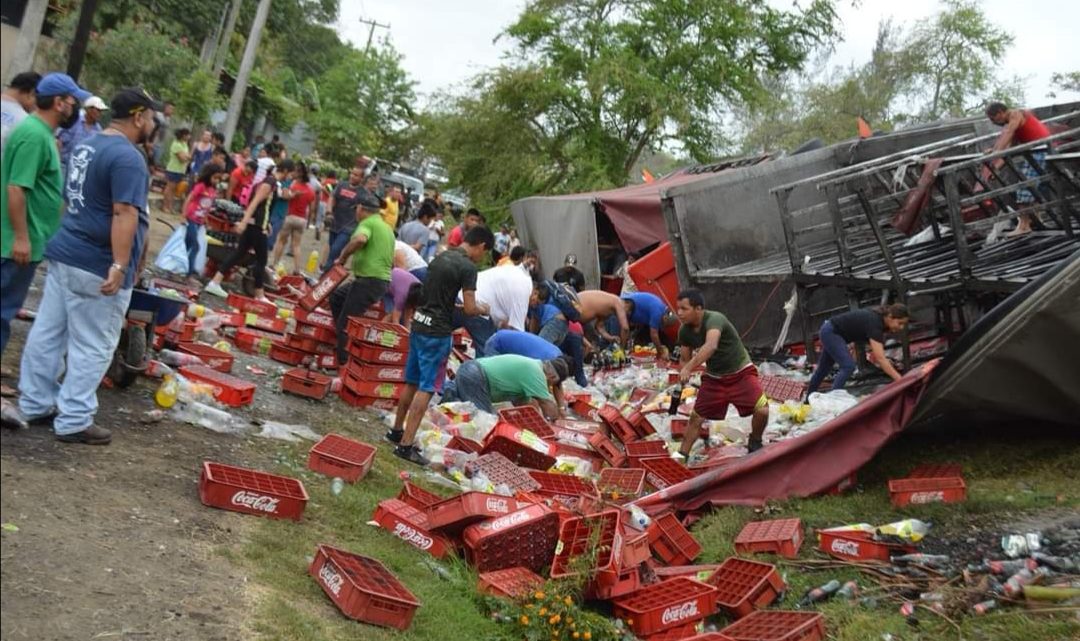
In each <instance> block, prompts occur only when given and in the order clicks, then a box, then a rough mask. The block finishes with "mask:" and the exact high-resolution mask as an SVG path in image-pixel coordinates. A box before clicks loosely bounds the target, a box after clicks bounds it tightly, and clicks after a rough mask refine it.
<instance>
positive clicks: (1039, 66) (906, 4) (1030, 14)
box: [338, 0, 1080, 105]
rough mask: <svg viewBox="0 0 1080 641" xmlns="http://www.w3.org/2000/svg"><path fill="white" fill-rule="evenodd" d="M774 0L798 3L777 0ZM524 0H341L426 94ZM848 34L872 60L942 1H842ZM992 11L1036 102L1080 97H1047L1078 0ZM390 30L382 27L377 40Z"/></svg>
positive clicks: (843, 51) (996, 2) (1073, 53)
mask: <svg viewBox="0 0 1080 641" xmlns="http://www.w3.org/2000/svg"><path fill="white" fill-rule="evenodd" d="M773 4H775V5H777V6H782V5H785V4H790V2H788V1H787V0H773ZM524 5H525V2H524V0H441V1H440V0H341V16H340V19H339V21H338V31H339V33H341V34H342V36H343V37H344V38H346V39H348V40H350V41H352V42H353V43H354V44H355V45H356V46H360V47H363V46H364V43H365V42H366V41H367V36H368V26H367V25H362V24H360V23H359V22H358V20H359V19H361V18H366V19H369V20H375V21H377V22H379V23H382V24H389V25H390V29H389V37H390V40H391V42H392V43H393V45H394V47H395V48H396V49H397V50H398V51H399V52H401V53H402V54H403V55H404V57H405V60H404V67H405V69H406V70H407V71H408V72H409V74H410V75H411V76H412V77H413V78H414V79H415V80H416V81H417V83H418V86H417V91H418V93H419V94H420V96H421V99H422V100H423V99H425V98H426V97H427V96H429V95H431V94H432V93H434V92H437V91H446V90H453V89H454V88H456V87H461V86H462V83H463V82H464V81H466V80H468V78H470V77H471V76H473V75H475V74H476V73H477V72H479V71H483V70H484V69H487V68H490V67H493V66H495V65H497V64H498V63H499V61H500V57H501V56H502V54H503V53H505V52H506V51H507V50H508V49H509V42H508V40H507V39H506V38H503V39H500V40H499V42H498V43H494V42H493V40H494V39H495V37H496V36H497V35H498V34H499V33H500V32H502V31H503V30H504V29H505V28H506V27H507V26H508V25H510V24H511V23H512V22H513V21H514V19H515V18H516V17H517V15H518V14H519V13H520V11H521V8H522V7H523V6H524ZM838 5H839V6H838V11H839V14H840V18H841V20H842V23H843V25H842V27H841V30H842V33H843V34H844V41H843V42H841V43H839V44H838V45H837V47H836V53H835V54H834V56H833V58H832V64H834V65H846V64H849V63H852V62H855V63H862V62H865V61H866V60H868V59H869V56H870V51H871V49H872V48H873V45H874V37H875V36H876V34H877V24H878V22H879V21H880V20H881V19H883V18H888V17H892V18H893V22H894V23H896V24H904V23H907V24H911V23H913V22H914V21H916V20H919V19H922V18H925V17H927V16H930V15H933V14H934V13H935V12H936V10H937V8H938V7H939V6H940V5H939V3H938V1H937V0H888V1H886V0H862V1H861V2H860V3H859V5H858V6H852V0H840V2H839V3H838ZM983 9H984V12H985V13H986V15H987V16H988V18H989V19H990V20H991V21H992V22H993V23H994V24H996V25H998V26H999V27H1004V28H1006V29H1007V30H1008V31H1009V32H1011V33H1012V35H1013V36H1014V37H1015V42H1014V43H1013V46H1012V47H1011V48H1010V50H1009V53H1008V55H1007V57H1006V59H1005V61H1004V65H1003V69H1002V71H1003V74H1004V75H1005V76H1013V75H1018V76H1021V77H1022V78H1024V79H1025V80H1026V98H1027V103H1028V104H1029V105H1041V104H1047V103H1049V102H1054V101H1058V102H1060V101H1065V100H1077V99H1080V93H1076V92H1072V93H1059V95H1058V98H1057V99H1056V100H1054V101H1052V100H1050V99H1048V98H1047V97H1046V93H1047V91H1048V90H1049V88H1050V74H1051V73H1053V72H1055V71H1061V72H1064V71H1076V70H1080V44H1078V43H1077V40H1076V34H1077V25H1080V2H1077V1H1076V0H1041V1H1040V0H1029V1H1027V2H1024V1H1019V0H983ZM386 35H387V30H385V29H376V30H375V38H376V40H377V39H379V38H382V37H385V36H386Z"/></svg>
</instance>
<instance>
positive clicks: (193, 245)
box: [184, 220, 202, 276]
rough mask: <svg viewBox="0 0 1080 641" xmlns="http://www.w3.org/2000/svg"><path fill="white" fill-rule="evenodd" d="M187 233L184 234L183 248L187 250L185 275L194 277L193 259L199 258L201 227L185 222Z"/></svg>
mask: <svg viewBox="0 0 1080 641" xmlns="http://www.w3.org/2000/svg"><path fill="white" fill-rule="evenodd" d="M185 226H186V227H187V231H185V232H184V247H185V248H187V264H188V268H187V275H188V276H194V275H195V274H196V272H195V259H197V258H198V257H199V230H201V229H202V225H200V224H198V223H193V222H191V221H190V220H189V221H187V225H185Z"/></svg>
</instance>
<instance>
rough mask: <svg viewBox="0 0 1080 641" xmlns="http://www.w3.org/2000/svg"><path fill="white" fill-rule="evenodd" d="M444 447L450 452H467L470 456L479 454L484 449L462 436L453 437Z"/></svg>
mask: <svg viewBox="0 0 1080 641" xmlns="http://www.w3.org/2000/svg"><path fill="white" fill-rule="evenodd" d="M446 447H448V448H450V449H452V450H458V451H459V452H468V453H470V454H479V453H480V450H482V449H484V446H483V445H481V444H480V443H477V442H476V441H474V440H472V439H467V438H465V437H464V436H454V437H453V438H451V439H450V442H449V443H447V444H446Z"/></svg>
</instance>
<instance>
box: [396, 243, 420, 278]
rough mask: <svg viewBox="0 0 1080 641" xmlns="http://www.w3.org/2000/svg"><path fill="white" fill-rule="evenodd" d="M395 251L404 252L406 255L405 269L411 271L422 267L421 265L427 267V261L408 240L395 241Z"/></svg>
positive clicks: (397, 252)
mask: <svg viewBox="0 0 1080 641" xmlns="http://www.w3.org/2000/svg"><path fill="white" fill-rule="evenodd" d="M394 253H395V254H403V255H404V256H405V271H407V272H411V271H412V270H414V269H420V268H421V267H427V261H426V260H424V259H423V258H422V257H421V256H420V254H418V253H417V252H416V250H415V249H413V248H412V247H411V246H410V245H409V244H408V243H406V242H403V241H400V240H396V241H394Z"/></svg>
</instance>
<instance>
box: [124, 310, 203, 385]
mask: <svg viewBox="0 0 1080 641" xmlns="http://www.w3.org/2000/svg"><path fill="white" fill-rule="evenodd" d="M187 305H188V301H187V300H184V299H177V298H169V297H168V296H159V295H157V294H151V293H150V292H148V291H146V290H145V289H135V290H132V292H131V302H130V303H128V310H127V315H126V316H125V318H124V327H123V329H121V330H120V343H119V344H118V345H117V346H116V352H115V353H114V354H113V361H112V364H111V365H109V371H108V372H107V375H108V377H109V378H110V379H112V382H113V384H114V385H116V386H117V387H120V388H124V387H127V386H129V385H131V384H132V383H133V382H135V379H136V378H138V376H139V374H141V373H142V372H144V371H146V365H147V363H148V362H149V357H150V352H149V350H148V349H147V348H148V346H149V345H151V344H152V343H153V342H154V328H155V327H157V326H159V325H168V324H169V323H171V322H172V321H173V319H175V318H176V317H177V316H178V315H179V314H181V313H183V311H184V309H185V308H187Z"/></svg>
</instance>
